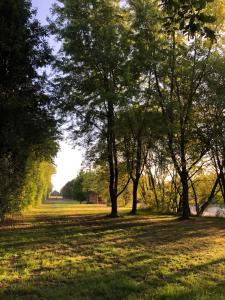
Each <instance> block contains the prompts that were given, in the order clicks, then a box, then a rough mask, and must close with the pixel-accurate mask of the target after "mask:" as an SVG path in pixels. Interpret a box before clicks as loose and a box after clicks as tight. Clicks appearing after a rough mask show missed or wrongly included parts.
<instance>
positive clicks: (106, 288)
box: [0, 215, 225, 300]
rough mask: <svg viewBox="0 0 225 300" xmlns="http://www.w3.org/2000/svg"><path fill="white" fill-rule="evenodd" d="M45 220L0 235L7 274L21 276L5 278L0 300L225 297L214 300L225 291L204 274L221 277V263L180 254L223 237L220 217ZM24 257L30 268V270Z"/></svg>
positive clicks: (219, 282)
mask: <svg viewBox="0 0 225 300" xmlns="http://www.w3.org/2000/svg"><path fill="white" fill-rule="evenodd" d="M44 220H45V219H43V217H42V216H37V217H35V219H34V220H33V219H32V222H31V224H30V227H28V228H17V227H14V228H8V229H6V228H5V230H4V231H3V230H2V231H1V235H0V254H2V255H1V256H2V257H4V256H5V260H6V261H7V260H8V261H9V262H10V265H9V268H10V270H11V271H10V272H12V274H13V272H20V273H21V276H18V278H17V279H15V280H13V281H10V280H9V281H8V282H7V281H4V280H3V286H2V288H1V289H0V299H2V300H11V299H13V300H14V299H15V300H20V299H22V300H26V299H31V300H35V299H38V300H39V299H41V300H42V299H51V300H52V299H54V300H58V299H64V300H70V299H71V300H72V299H74V300H80V299H82V300H85V299H93V300H97V299H106V300H107V299H118V300H119V299H124V300H131V299H173V300H176V299H201V297H203V298H202V299H210V298H209V297H211V299H225V298H218V297H222V296H221V295H223V294H222V293H224V294H225V287H223V285H224V281H223V278H222V279H221V277H220V276H217V278H216V276H215V274H214V273H213V272H212V274H210V271H209V269H210V268H211V267H213V268H217V267H218V269H219V272H224V271H225V270H224V268H223V266H222V267H221V264H222V265H223V264H224V259H221V258H220V259H215V260H212V259H211V261H210V262H207V263H205V262H203V263H198V262H196V264H195V265H192V264H191V263H190V262H187V261H186V260H184V261H182V259H183V255H184V254H186V255H187V257H188V255H194V256H196V255H198V253H201V251H203V252H202V253H204V251H205V249H207V248H210V247H211V244H212V243H214V241H213V239H212V241H210V237H213V235H218V236H220V235H221V234H223V233H224V229H225V221H224V220H215V219H204V220H203V219H199V220H196V221H191V222H190V221H188V222H182V223H181V222H178V221H176V220H174V219H168V220H157V219H154V220H152V219H151V217H146V216H144V217H142V216H138V217H127V218H126V217H125V218H119V219H113V220H108V219H105V218H104V217H103V216H102V215H91V216H90V215H70V216H63V217H59V218H58V217H56V218H49V219H48V222H47V223H45V222H44ZM223 242H224V240H223ZM196 251H197V254H196ZM171 253H172V254H171ZM15 254H17V256H16V257H15V258H13V260H12V257H14V255H15ZM173 255H174V257H175V258H174V257H173ZM176 257H177V260H176ZM179 257H181V258H180V259H181V261H180V262H179ZM30 258H33V260H35V263H34V262H32V261H31V263H30V265H29V259H30ZM44 260H47V261H48V263H49V264H48V265H47V266H46V265H45V264H43V263H42V262H43V261H44ZM51 262H52V265H51ZM0 264H1V261H0ZM32 264H33V265H32ZM184 265H185V267H184ZM10 272H9V274H10ZM25 272H27V273H26V274H27V275H24V273H25ZM192 277H193V278H194V279H193V281H191V280H192V279H191V278H192ZM198 278H202V282H198V284H197V283H196V282H197V281H198ZM186 281H187V282H186ZM204 282H205V284H204ZM209 282H212V283H213V284H212V286H213V287H212V286H210V285H209V286H207V284H208V283H209ZM215 290H216V292H215ZM204 291H206V292H207V293H208V295H207V294H206V295H205V296H204V293H205V292H204ZM215 293H216V294H215ZM212 295H213V297H214V298H212ZM215 295H216V297H217V298H215ZM204 297H205V298H204ZM207 297H208V298H207Z"/></svg>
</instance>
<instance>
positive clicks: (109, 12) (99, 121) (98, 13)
mask: <svg viewBox="0 0 225 300" xmlns="http://www.w3.org/2000/svg"><path fill="white" fill-rule="evenodd" d="M59 3H60V5H55V7H54V14H55V16H56V17H57V18H56V20H54V22H52V24H51V27H52V29H53V32H54V33H55V34H56V35H57V37H58V39H59V40H61V41H62V42H63V46H62V49H61V50H62V51H61V52H60V53H61V54H62V56H61V57H58V63H57V66H56V68H57V69H58V71H59V73H58V81H57V83H58V86H57V95H56V98H57V101H59V99H61V100H62V101H61V105H60V109H61V111H63V112H64V113H66V114H67V115H72V122H71V126H70V129H71V131H72V136H73V139H74V138H75V139H76V140H80V142H81V143H83V145H84V143H85V145H86V147H87V148H91V147H92V146H93V145H95V144H96V143H98V142H99V141H100V140H101V141H103V143H102V144H103V145H104V147H105V151H106V152H105V153H106V157H107V163H108V168H109V194H110V199H111V205H112V211H111V216H112V217H116V216H117V213H118V212H117V198H118V195H119V194H120V193H121V192H120V191H118V180H119V168H118V149H117V148H118V145H117V137H116V135H117V132H116V131H115V126H116V125H115V124H116V119H117V112H118V111H119V110H120V109H121V107H122V106H123V105H124V104H126V97H125V93H126V92H127V89H128V87H129V85H130V81H131V79H130V75H131V73H130V71H129V65H130V63H129V56H130V53H131V40H130V38H129V26H128V25H129V24H128V17H127V11H126V9H125V8H122V7H121V5H120V1H119V0H107V1H106V0H103V1H96V0H92V1H86V0H82V1H80V0H79V1H72V0H60V1H59ZM74 116H75V118H74Z"/></svg>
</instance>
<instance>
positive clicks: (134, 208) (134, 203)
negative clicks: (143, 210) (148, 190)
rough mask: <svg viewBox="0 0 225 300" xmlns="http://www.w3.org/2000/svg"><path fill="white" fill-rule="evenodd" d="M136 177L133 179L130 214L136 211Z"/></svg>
mask: <svg viewBox="0 0 225 300" xmlns="http://www.w3.org/2000/svg"><path fill="white" fill-rule="evenodd" d="M138 181H139V180H138V179H135V180H133V203H132V210H131V214H132V215H136V213H137V191H138Z"/></svg>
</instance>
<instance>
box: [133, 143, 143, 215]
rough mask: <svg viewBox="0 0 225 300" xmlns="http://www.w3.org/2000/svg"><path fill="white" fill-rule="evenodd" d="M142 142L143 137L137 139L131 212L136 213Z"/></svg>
mask: <svg viewBox="0 0 225 300" xmlns="http://www.w3.org/2000/svg"><path fill="white" fill-rule="evenodd" d="M141 150H142V143H141V139H140V138H138V139H137V151H136V165H135V178H132V181H133V204H132V210H131V214H132V215H136V213H137V192H138V185H139V179H140V177H141V172H142V171H141V165H142V153H141Z"/></svg>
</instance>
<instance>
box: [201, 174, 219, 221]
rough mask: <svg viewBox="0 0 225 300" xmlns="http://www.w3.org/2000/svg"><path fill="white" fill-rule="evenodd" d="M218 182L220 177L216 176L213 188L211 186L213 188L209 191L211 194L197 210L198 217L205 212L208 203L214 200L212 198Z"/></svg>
mask: <svg viewBox="0 0 225 300" xmlns="http://www.w3.org/2000/svg"><path fill="white" fill-rule="evenodd" d="M219 181H220V175H219V176H217V179H216V181H215V183H214V186H213V188H212V190H211V193H210V195H209V198H208V200H207V201H206V202H205V203H204V204H202V205H201V207H200V208H199V213H198V215H199V216H202V214H203V212H204V211H205V210H206V208H207V207H208V206H209V205H210V203H211V202H212V200H213V198H214V196H215V192H216V188H217V186H218V184H219Z"/></svg>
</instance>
